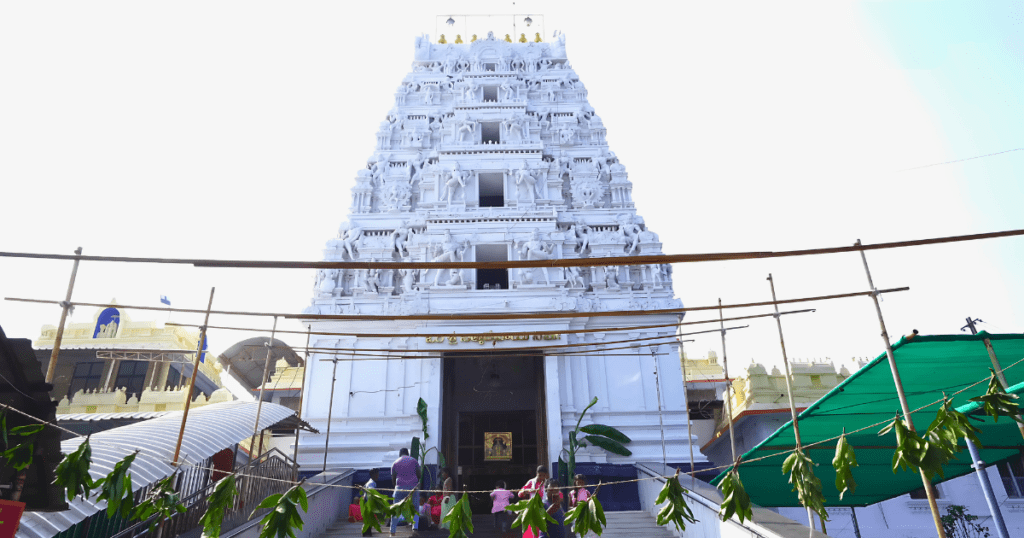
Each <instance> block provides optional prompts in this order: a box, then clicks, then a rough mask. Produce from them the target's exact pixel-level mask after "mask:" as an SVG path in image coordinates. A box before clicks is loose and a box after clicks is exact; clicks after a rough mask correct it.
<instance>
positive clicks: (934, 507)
mask: <svg viewBox="0 0 1024 538" xmlns="http://www.w3.org/2000/svg"><path fill="white" fill-rule="evenodd" d="M860 244H861V243H860V239H858V240H857V242H856V243H854V246H858V247H859V246H860ZM860 258H861V261H863V262H864V274H865V275H867V277H868V287H869V288H871V300H872V302H874V304H875V313H876V314H877V315H878V324H879V326H880V327H881V329H882V334H881V336H882V341H883V342H884V343H885V356H886V358H887V359H888V360H889V369H890V370H891V371H892V380H893V383H895V384H896V395H897V396H898V397H899V400H900V409H902V411H903V420H904V421H905V422H906V423H907V428H909V429H910V430H911V431H916V430H915V429H914V421H913V420H912V419H911V417H910V404H909V403H907V394H906V392H904V391H903V381H902V380H901V379H900V372H899V369H898V368H897V367H896V357H895V356H894V355H893V353H892V344H890V343H889V331H887V330H886V329H885V318H883V317H882V307H881V305H879V304H878V292H877V291H876V290H875V283H874V281H873V280H872V279H871V269H869V268H868V257H867V255H865V254H864V251H863V250H861V251H860ZM918 470H919V471H920V473H921V483H922V484H923V485H924V492H925V495H926V496H927V497H928V507H929V508H931V511H932V520H933V521H934V522H935V532H936V534H937V535H938V536H939V538H946V530H945V529H944V528H943V527H942V515H941V514H939V505H938V503H936V502H935V487H934V486H933V485H932V482H931V480H928V475H926V474H925V472H924V470H921V469H918Z"/></svg>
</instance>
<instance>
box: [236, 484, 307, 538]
mask: <svg viewBox="0 0 1024 538" xmlns="http://www.w3.org/2000/svg"><path fill="white" fill-rule="evenodd" d="M303 482H305V480H303V481H302V482H299V483H298V484H295V485H294V486H292V488H291V489H289V490H288V491H286V492H284V493H278V494H276V495H271V496H269V497H267V498H266V499H263V502H261V503H260V505H259V506H257V507H256V510H259V509H261V508H270V509H271V510H270V512H267V515H265V516H263V519H261V520H260V525H261V526H262V528H261V529H260V534H259V538H285V537H286V536H289V537H291V538H295V531H296V530H300V531H301V530H302V514H300V513H299V508H300V507H301V508H302V511H303V512H306V511H308V510H309V500H308V499H307V498H306V490H305V489H303V488H302V484H303ZM256 510H253V515H255V514H256ZM249 517H250V518H252V515H250V516H249Z"/></svg>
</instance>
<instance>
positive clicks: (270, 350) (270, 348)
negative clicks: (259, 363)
mask: <svg viewBox="0 0 1024 538" xmlns="http://www.w3.org/2000/svg"><path fill="white" fill-rule="evenodd" d="M275 336H277V316H274V327H273V328H272V329H271V330H270V343H269V344H267V360H266V361H264V363H263V377H262V378H260V401H259V402H257V403H256V422H254V423H253V425H252V442H250V443H249V460H252V446H253V445H254V444H256V433H257V432H259V431H260V414H261V413H262V412H263V391H265V390H266V389H267V376H269V375H270V357H272V356H273V354H274V337H275ZM259 435H260V452H262V451H263V433H262V432H260V434H259Z"/></svg>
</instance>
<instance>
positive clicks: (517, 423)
mask: <svg viewBox="0 0 1024 538" xmlns="http://www.w3.org/2000/svg"><path fill="white" fill-rule="evenodd" d="M443 378H444V392H443V398H444V399H443V403H442V418H441V437H442V439H441V445H440V446H441V451H442V453H443V454H444V457H445V461H446V463H447V466H448V468H449V469H450V470H451V471H452V475H453V476H452V477H453V478H454V480H455V485H456V488H457V489H459V490H462V489H466V490H469V491H490V490H493V489H494V487H495V484H496V483H497V481H498V480H504V481H505V483H506V484H507V487H508V489H511V490H515V489H518V488H521V487H523V484H525V483H526V481H527V480H529V479H530V478H533V476H534V475H535V474H536V470H537V466H538V465H546V464H547V463H546V461H545V460H546V459H547V456H546V455H547V448H548V447H547V436H546V433H545V432H546V431H547V430H546V424H545V404H546V402H545V401H544V368H543V361H542V357H541V356H538V355H523V354H519V353H514V352H510V353H505V352H481V353H446V354H445V357H444V365H443ZM470 505H471V506H472V508H473V513H476V514H488V513H490V511H491V499H490V496H489V495H487V494H473V495H471V496H470Z"/></svg>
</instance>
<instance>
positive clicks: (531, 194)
mask: <svg viewBox="0 0 1024 538" xmlns="http://www.w3.org/2000/svg"><path fill="white" fill-rule="evenodd" d="M508 172H509V174H510V175H514V177H515V178H516V186H517V187H518V191H519V193H520V195H519V200H520V201H523V193H525V197H526V201H528V202H530V203H534V202H536V201H537V178H535V177H533V175H532V174H530V170H529V169H527V168H526V162H523V163H522V164H520V168H519V170H516V171H515V172H513V171H512V169H511V168H510V169H509V170H508Z"/></svg>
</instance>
